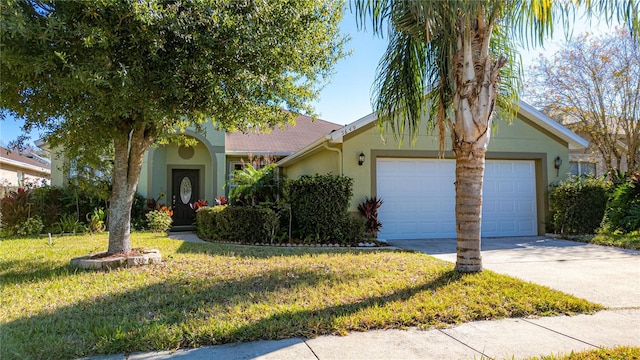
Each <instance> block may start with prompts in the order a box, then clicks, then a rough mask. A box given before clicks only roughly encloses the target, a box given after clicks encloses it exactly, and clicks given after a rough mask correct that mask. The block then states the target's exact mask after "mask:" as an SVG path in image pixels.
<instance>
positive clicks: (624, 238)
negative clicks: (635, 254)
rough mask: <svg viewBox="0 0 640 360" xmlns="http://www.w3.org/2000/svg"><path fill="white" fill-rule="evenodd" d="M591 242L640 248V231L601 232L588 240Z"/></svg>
mask: <svg viewBox="0 0 640 360" xmlns="http://www.w3.org/2000/svg"><path fill="white" fill-rule="evenodd" d="M588 242H589V243H591V244H596V245H607V246H616V247H620V248H625V249H634V250H640V231H632V232H630V233H628V234H616V233H609V232H601V233H599V234H597V235H596V236H594V237H593V238H592V239H590V240H589V241H588Z"/></svg>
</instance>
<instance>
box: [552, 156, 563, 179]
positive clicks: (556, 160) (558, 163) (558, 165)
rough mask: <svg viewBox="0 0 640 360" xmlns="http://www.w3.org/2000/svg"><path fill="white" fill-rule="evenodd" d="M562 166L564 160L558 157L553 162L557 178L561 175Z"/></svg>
mask: <svg viewBox="0 0 640 360" xmlns="http://www.w3.org/2000/svg"><path fill="white" fill-rule="evenodd" d="M560 165H562V159H560V156H556V158H555V159H554V160H553V167H554V168H555V169H556V177H557V176H558V175H560Z"/></svg>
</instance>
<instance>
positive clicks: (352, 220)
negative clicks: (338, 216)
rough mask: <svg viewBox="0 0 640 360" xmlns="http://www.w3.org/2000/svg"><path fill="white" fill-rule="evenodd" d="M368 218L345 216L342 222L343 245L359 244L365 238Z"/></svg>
mask: <svg viewBox="0 0 640 360" xmlns="http://www.w3.org/2000/svg"><path fill="white" fill-rule="evenodd" d="M365 223H366V220H365V219H363V218H360V217H355V216H349V215H347V216H345V218H344V221H343V223H342V234H343V236H344V239H345V241H344V243H343V245H352V246H357V245H358V243H359V242H360V241H361V240H364V239H365V234H366V233H365Z"/></svg>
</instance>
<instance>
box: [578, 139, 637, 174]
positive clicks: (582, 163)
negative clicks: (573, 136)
mask: <svg viewBox="0 0 640 360" xmlns="http://www.w3.org/2000/svg"><path fill="white" fill-rule="evenodd" d="M576 133H577V134H578V135H579V136H581V137H583V138H584V139H586V140H587V141H589V146H588V147H587V148H585V149H572V150H571V151H569V163H570V167H569V172H570V173H571V175H582V176H585V175H594V176H597V177H602V176H604V175H606V174H607V171H609V170H610V168H611V166H610V165H609V164H608V162H607V161H605V159H604V158H603V156H602V153H600V151H598V149H597V148H596V147H595V145H594V144H593V142H591V136H589V134H587V133H583V132H576ZM620 138H622V137H620ZM616 145H617V147H618V150H619V151H620V153H621V154H622V159H621V161H620V164H619V165H620V166H619V168H620V170H621V171H622V172H627V171H628V169H629V168H628V166H627V156H626V154H627V153H628V150H627V145H626V144H625V143H624V141H623V140H622V139H621V140H618V141H617V143H616Z"/></svg>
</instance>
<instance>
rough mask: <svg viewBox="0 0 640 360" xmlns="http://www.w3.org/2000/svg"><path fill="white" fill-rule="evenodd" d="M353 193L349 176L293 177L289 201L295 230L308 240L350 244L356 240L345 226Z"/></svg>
mask: <svg viewBox="0 0 640 360" xmlns="http://www.w3.org/2000/svg"><path fill="white" fill-rule="evenodd" d="M351 196H353V180H352V179H351V178H349V177H346V176H338V175H331V174H327V175H318V174H316V175H314V176H308V175H303V176H301V177H300V178H299V179H297V180H293V181H291V182H290V184H289V202H290V204H291V212H292V214H293V228H294V233H296V234H297V235H298V236H300V237H301V238H303V239H305V241H306V242H320V243H331V244H334V243H338V244H347V243H352V242H353V241H356V240H355V239H351V238H349V236H351V235H348V236H347V233H345V231H344V229H343V228H342V227H343V225H344V224H345V223H346V221H347V220H345V219H346V218H347V217H348V216H349V215H348V213H347V211H348V209H349V200H350V199H351ZM349 221H350V220H349ZM348 233H349V234H350V232H348Z"/></svg>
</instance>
